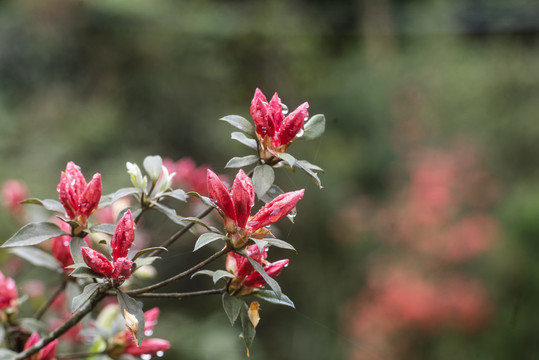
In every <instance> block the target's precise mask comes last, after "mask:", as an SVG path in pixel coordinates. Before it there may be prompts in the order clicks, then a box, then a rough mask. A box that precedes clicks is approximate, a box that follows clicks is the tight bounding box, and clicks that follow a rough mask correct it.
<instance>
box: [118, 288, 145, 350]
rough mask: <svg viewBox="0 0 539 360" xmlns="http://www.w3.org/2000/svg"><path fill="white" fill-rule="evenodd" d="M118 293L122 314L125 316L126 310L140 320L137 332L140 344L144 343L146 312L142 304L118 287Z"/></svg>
mask: <svg viewBox="0 0 539 360" xmlns="http://www.w3.org/2000/svg"><path fill="white" fill-rule="evenodd" d="M116 294H117V295H118V302H119V303H120V307H121V309H122V316H124V310H126V311H127V312H128V313H130V314H132V315H134V316H135V318H136V319H137V321H138V332H137V334H136V336H137V340H138V343H139V345H140V344H142V338H143V337H144V312H143V311H142V305H141V304H140V303H139V302H138V301H137V300H135V299H133V298H132V297H130V296H129V295H127V294H126V293H124V292H122V291H121V290H120V289H116Z"/></svg>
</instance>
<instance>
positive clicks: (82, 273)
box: [69, 264, 103, 279]
mask: <svg viewBox="0 0 539 360" xmlns="http://www.w3.org/2000/svg"><path fill="white" fill-rule="evenodd" d="M69 276H72V277H76V278H91V279H101V278H103V275H102V274H98V273H96V272H94V271H93V270H92V269H90V268H89V267H88V266H86V265H83V264H81V265H79V266H78V267H76V268H75V269H74V270H73V271H72V272H71V274H69Z"/></svg>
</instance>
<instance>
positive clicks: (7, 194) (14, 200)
mask: <svg viewBox="0 0 539 360" xmlns="http://www.w3.org/2000/svg"><path fill="white" fill-rule="evenodd" d="M27 197H28V190H27V189H26V186H25V185H24V184H23V183H21V182H20V181H17V180H6V181H4V183H3V184H2V198H3V202H4V206H5V207H6V208H8V209H9V210H10V211H11V212H17V211H19V209H20V208H21V203H20V202H21V201H23V200H25V199H26V198H27Z"/></svg>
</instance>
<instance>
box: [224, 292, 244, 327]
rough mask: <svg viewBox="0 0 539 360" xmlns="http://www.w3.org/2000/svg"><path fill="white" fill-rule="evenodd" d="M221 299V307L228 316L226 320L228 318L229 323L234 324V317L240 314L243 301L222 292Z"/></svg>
mask: <svg viewBox="0 0 539 360" xmlns="http://www.w3.org/2000/svg"><path fill="white" fill-rule="evenodd" d="M222 300H223V309H224V310H225V314H226V316H227V317H228V320H230V325H232V326H234V323H235V322H236V319H237V318H238V315H239V314H240V311H241V308H242V305H243V301H241V300H240V299H238V298H237V297H235V296H230V295H229V294H228V293H224V294H223V298H222Z"/></svg>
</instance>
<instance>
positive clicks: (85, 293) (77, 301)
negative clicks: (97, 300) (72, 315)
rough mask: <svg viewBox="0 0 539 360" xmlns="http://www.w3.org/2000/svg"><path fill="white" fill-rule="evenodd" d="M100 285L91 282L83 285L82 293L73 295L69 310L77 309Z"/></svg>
mask: <svg viewBox="0 0 539 360" xmlns="http://www.w3.org/2000/svg"><path fill="white" fill-rule="evenodd" d="M99 286H101V284H97V283H91V284H88V285H86V286H85V287H84V290H82V294H80V295H78V296H75V297H74V298H73V300H72V301H71V312H75V311H77V310H78V309H79V308H80V307H81V306H82V305H84V303H85V302H86V301H88V299H89V298H90V296H92V294H93V293H95V291H96V290H97V289H98V288H99Z"/></svg>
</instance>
